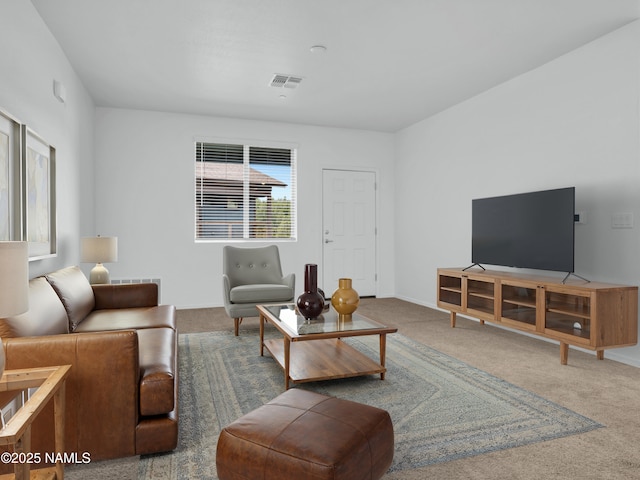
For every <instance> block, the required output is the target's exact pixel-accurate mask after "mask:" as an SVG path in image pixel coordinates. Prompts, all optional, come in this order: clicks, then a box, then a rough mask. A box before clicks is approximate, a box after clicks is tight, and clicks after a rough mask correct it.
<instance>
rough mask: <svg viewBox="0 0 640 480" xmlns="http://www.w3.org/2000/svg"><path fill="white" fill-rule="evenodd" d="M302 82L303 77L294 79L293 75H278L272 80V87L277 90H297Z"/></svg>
mask: <svg viewBox="0 0 640 480" xmlns="http://www.w3.org/2000/svg"><path fill="white" fill-rule="evenodd" d="M300 82H302V78H301V77H294V76H293V75H280V74H278V73H276V74H275V75H274V76H273V78H272V79H271V83H270V84H269V85H271V86H272V87H277V88H296V87H297V86H298V85H299V84H300Z"/></svg>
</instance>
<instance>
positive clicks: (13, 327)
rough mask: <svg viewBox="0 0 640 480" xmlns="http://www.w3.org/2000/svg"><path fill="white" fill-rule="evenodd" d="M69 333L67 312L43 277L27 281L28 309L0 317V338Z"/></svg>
mask: <svg viewBox="0 0 640 480" xmlns="http://www.w3.org/2000/svg"><path fill="white" fill-rule="evenodd" d="M58 333H69V319H68V318H67V312H66V310H65V309H64V306H63V305H62V302H61V301H60V298H58V295H56V292H55V291H54V290H53V287H52V286H51V285H49V282H47V280H46V279H45V278H44V277H37V278H34V279H32V280H30V281H29V311H27V312H26V313H23V314H21V315H16V316H15V317H9V318H4V319H0V338H9V337H33V336H40V335H55V334H58Z"/></svg>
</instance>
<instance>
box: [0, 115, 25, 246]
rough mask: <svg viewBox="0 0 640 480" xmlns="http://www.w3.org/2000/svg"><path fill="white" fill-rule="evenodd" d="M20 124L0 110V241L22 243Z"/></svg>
mask: <svg viewBox="0 0 640 480" xmlns="http://www.w3.org/2000/svg"><path fill="white" fill-rule="evenodd" d="M21 135H22V129H21V127H20V123H19V122H18V121H17V120H16V119H15V118H13V117H12V116H11V115H9V114H8V113H6V112H3V111H2V110H0V241H10V240H22V231H23V229H22V214H21V211H22V208H21V206H22V203H21V200H20V199H21V182H20V168H21V167H20V159H21V148H22V141H21Z"/></svg>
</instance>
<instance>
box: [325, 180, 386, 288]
mask: <svg viewBox="0 0 640 480" xmlns="http://www.w3.org/2000/svg"><path fill="white" fill-rule="evenodd" d="M322 193H323V199H322V201H323V205H322V215H323V228H322V232H323V269H322V272H323V275H322V278H323V283H322V285H323V286H322V288H323V290H324V291H325V294H326V295H327V296H330V295H331V294H332V293H333V292H334V291H335V289H336V288H338V279H339V278H351V279H352V280H353V288H354V289H355V290H356V291H357V292H358V293H359V294H360V296H373V295H375V294H376V175H375V173H374V172H361V171H350V170H324V171H323V176H322Z"/></svg>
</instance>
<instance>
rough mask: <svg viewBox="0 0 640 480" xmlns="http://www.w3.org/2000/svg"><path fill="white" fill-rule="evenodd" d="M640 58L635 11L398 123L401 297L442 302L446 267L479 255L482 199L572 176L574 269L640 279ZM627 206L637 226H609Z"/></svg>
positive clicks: (638, 350)
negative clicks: (557, 53) (527, 67)
mask: <svg viewBox="0 0 640 480" xmlns="http://www.w3.org/2000/svg"><path fill="white" fill-rule="evenodd" d="M639 61H640V23H639V22H635V23H633V24H630V25H628V26H626V27H624V28H622V29H620V30H617V31H615V32H613V33H611V34H609V35H607V36H605V37H602V38H600V39H598V40H597V41H594V42H592V43H590V44H588V45H586V46H584V47H582V48H580V49H578V50H575V51H573V52H571V53H569V54H567V55H565V56H563V57H561V58H559V59H557V60H555V61H553V62H550V63H548V64H546V65H544V66H542V67H540V68H538V69H536V70H534V71H531V72H529V73H527V74H524V75H522V76H519V77H517V78H515V79H513V80H511V81H509V82H507V83H505V84H503V85H500V86H498V87H496V88H494V89H492V90H490V91H487V92H485V93H484V94H482V95H479V96H477V97H475V98H473V99H470V100H469V101H467V102H464V103H462V104H460V105H457V106H455V107H453V108H450V109H449V110H447V111H444V112H442V113H441V114H439V115H436V116H434V117H431V118H429V119H426V120H424V121H422V122H420V123H418V124H416V125H413V126H411V127H410V128H407V129H405V130H403V131H402V132H400V133H399V134H398V136H397V154H396V162H397V163H396V182H397V183H396V206H397V209H396V210H397V216H396V230H397V232H398V235H397V237H396V270H395V272H396V296H398V297H400V298H404V299H407V300H410V301H414V302H417V303H421V304H425V305H429V306H435V304H436V269H437V268H438V267H455V266H459V267H465V266H468V265H469V264H470V263H471V200H472V199H473V198H480V197H487V196H495V195H503V194H509V193H519V192H526V191H533V190H542V189H549V188H556V187H564V186H575V187H576V210H577V211H584V212H586V213H587V224H586V225H576V256H575V267H576V268H575V270H576V273H578V274H579V275H582V276H585V277H587V278H590V279H592V280H598V281H604V282H615V283H622V284H632V285H638V284H640V255H639V250H640V148H639V132H640V129H639V127H640V124H639V117H638V106H639V102H638V94H639V91H640V82H639V75H638V73H639V68H638V67H639ZM410 202H417V204H418V205H419V206H420V209H419V211H418V212H417V213H416V209H403V208H400V206H402V205H407V204H408V203H410ZM622 212H631V213H634V214H635V228H633V229H624V230H619V229H612V228H611V215H612V214H613V213H622ZM607 356H609V357H611V358H614V357H615V358H617V359H619V360H621V361H625V362H627V363H632V364H637V365H640V347H633V348H626V349H619V350H610V351H608V352H607Z"/></svg>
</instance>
